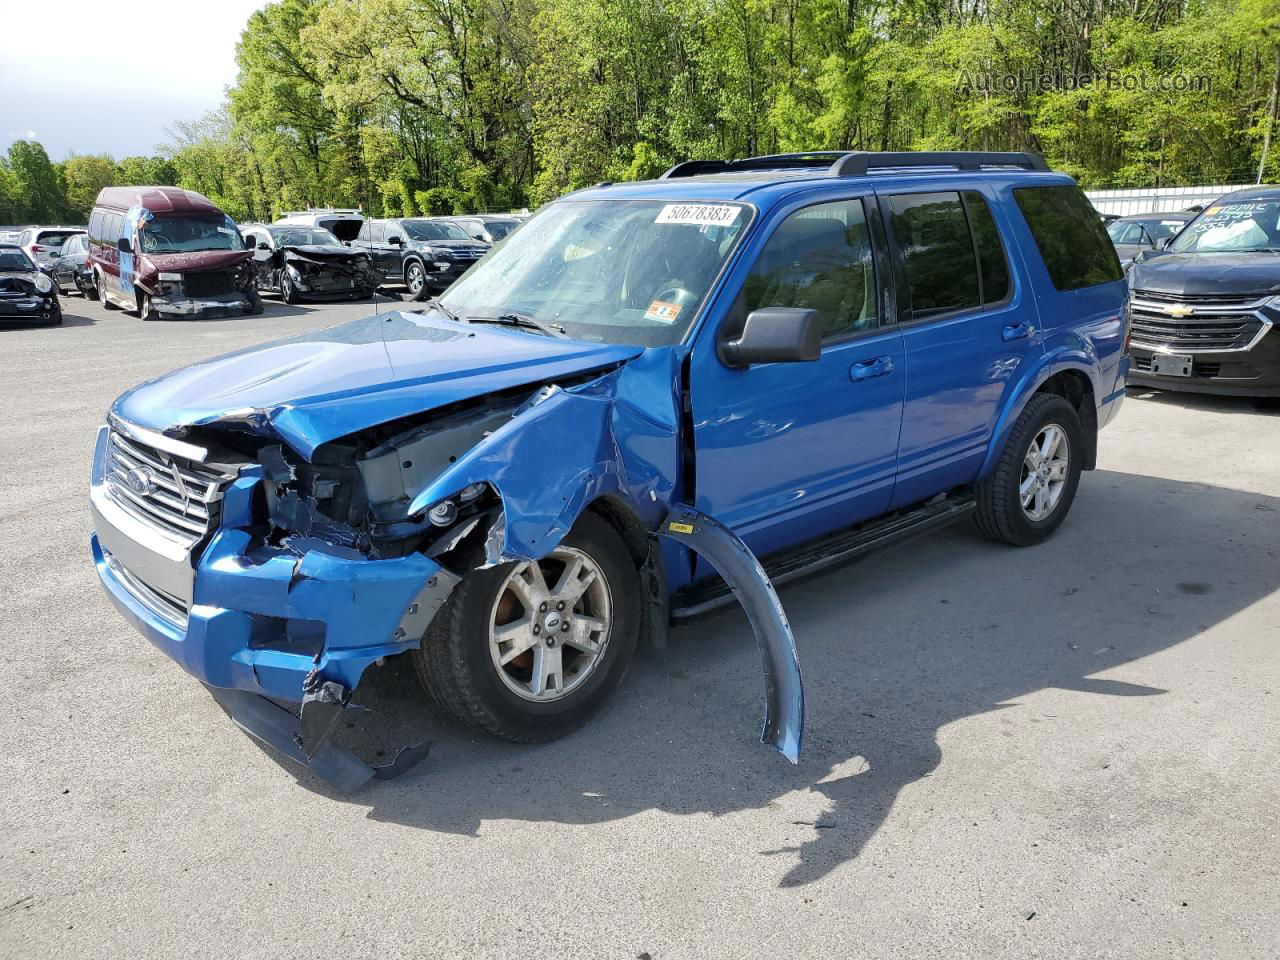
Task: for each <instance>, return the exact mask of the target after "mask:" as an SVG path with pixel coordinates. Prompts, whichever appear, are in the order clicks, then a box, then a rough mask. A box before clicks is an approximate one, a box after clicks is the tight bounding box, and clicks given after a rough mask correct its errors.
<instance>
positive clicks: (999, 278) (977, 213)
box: [964, 190, 1009, 306]
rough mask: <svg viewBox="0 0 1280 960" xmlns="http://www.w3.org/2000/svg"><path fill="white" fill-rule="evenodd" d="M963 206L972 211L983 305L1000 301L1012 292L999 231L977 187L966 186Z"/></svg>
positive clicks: (972, 228) (970, 227) (970, 218)
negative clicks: (972, 188)
mask: <svg viewBox="0 0 1280 960" xmlns="http://www.w3.org/2000/svg"><path fill="white" fill-rule="evenodd" d="M964 209H965V212H966V213H968V214H969V229H970V230H972V231H973V246H974V249H975V250H977V251H978V279H979V280H980V281H981V284H982V286H981V294H982V304H983V306H989V305H990V304H993V303H999V302H1000V301H1002V300H1004V299H1005V298H1006V297H1008V296H1009V262H1008V261H1007V260H1005V257H1004V244H1002V243H1001V242H1000V231H999V230H998V229H997V228H996V221H995V218H994V217H992V216H991V208H990V207H988V206H987V201H986V199H985V198H984V197H983V196H982V194H980V193H978V191H977V190H966V191H965V193H964Z"/></svg>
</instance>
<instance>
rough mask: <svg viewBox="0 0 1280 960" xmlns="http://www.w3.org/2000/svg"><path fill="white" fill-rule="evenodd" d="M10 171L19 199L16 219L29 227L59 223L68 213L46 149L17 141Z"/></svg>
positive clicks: (13, 150)
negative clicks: (31, 224)
mask: <svg viewBox="0 0 1280 960" xmlns="http://www.w3.org/2000/svg"><path fill="white" fill-rule="evenodd" d="M9 171H10V174H11V175H12V177H13V192H14V196H15V197H16V198H17V204H16V210H15V212H16V214H17V216H16V218H15V219H17V220H24V221H27V222H30V223H56V222H57V221H59V220H61V219H62V217H63V215H64V213H65V200H64V198H63V186H62V183H61V181H60V179H59V177H58V171H57V170H56V169H54V166H53V164H52V163H50V162H49V155H48V154H47V153H45V150H44V147H43V146H41V145H40V144H39V143H34V142H32V141H30V140H15V141H14V142H13V145H12V146H10V147H9Z"/></svg>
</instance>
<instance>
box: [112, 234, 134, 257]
mask: <svg viewBox="0 0 1280 960" xmlns="http://www.w3.org/2000/svg"><path fill="white" fill-rule="evenodd" d="M116 249H117V250H119V251H120V252H121V253H133V243H132V242H130V240H129V238H128V237H121V238H120V239H119V240H117V241H116Z"/></svg>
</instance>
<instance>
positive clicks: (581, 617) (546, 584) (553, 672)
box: [488, 546, 613, 703]
mask: <svg viewBox="0 0 1280 960" xmlns="http://www.w3.org/2000/svg"><path fill="white" fill-rule="evenodd" d="M612 614H613V600H612V594H611V593H610V589H609V583H608V581H607V580H606V579H605V575H604V571H603V570H602V569H601V567H600V565H599V564H598V563H596V561H595V560H593V559H592V558H591V557H590V556H589V555H588V554H587V553H585V552H584V551H582V550H578V549H575V548H573V547H564V546H562V547H560V548H558V549H557V550H555V551H554V552H552V553H551V554H550V555H549V556H547V557H544V558H543V559H542V560H539V561H537V562H531V563H522V564H519V565H518V566H516V567H515V569H513V570H512V571H511V572H510V573H509V574H508V575H507V578H506V580H504V581H503V583H502V586H501V588H500V589H499V590H498V596H497V599H496V600H495V601H494V604H493V609H492V611H491V613H490V617H489V637H488V641H489V656H490V659H491V660H492V662H493V666H494V668H495V669H496V670H497V672H498V677H499V678H500V679H501V680H502V683H503V685H505V686H506V688H507V689H508V690H510V691H511V692H512V693H514V694H515V695H516V696H518V697H521V698H522V699H525V700H535V701H539V702H544V703H545V702H550V701H554V700H559V699H561V698H563V697H566V696H568V695H569V694H570V693H572V692H573V691H574V690H576V689H577V688H578V687H580V686H581V685H582V684H583V683H585V682H586V680H587V678H588V677H590V676H591V675H592V674H593V673H594V672H595V670H596V668H597V667H599V665H600V664H601V663H602V661H603V659H604V653H605V648H606V647H607V646H608V643H609V633H610V628H611V626H612V622H613V616H612Z"/></svg>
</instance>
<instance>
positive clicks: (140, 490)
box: [124, 467, 156, 497]
mask: <svg viewBox="0 0 1280 960" xmlns="http://www.w3.org/2000/svg"><path fill="white" fill-rule="evenodd" d="M124 485H125V486H126V487H128V488H129V489H130V490H132V491H133V492H134V493H136V494H137V495H138V496H140V497H145V496H148V495H149V494H152V493H155V492H156V480H155V477H153V476H151V471H150V470H148V469H147V468H146V467H134V468H133V469H132V470H130V471H129V472H128V473H126V474H125V475H124Z"/></svg>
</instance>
